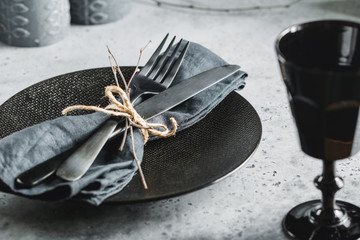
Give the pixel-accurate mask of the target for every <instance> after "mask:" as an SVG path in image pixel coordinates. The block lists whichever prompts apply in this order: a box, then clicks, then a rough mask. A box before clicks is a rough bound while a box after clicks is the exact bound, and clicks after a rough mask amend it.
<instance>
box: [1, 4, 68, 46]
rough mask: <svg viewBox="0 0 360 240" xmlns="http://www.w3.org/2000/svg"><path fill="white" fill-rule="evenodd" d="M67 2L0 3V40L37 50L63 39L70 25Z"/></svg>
mask: <svg viewBox="0 0 360 240" xmlns="http://www.w3.org/2000/svg"><path fill="white" fill-rule="evenodd" d="M69 7H70V5H69V2H68V0H0V40H1V41H2V42H4V43H6V44H9V45H13V46H20V47H39V46H44V45H49V44H53V43H55V42H57V41H59V40H61V39H63V38H64V36H65V35H66V33H67V32H68V28H69V26H70V12H69Z"/></svg>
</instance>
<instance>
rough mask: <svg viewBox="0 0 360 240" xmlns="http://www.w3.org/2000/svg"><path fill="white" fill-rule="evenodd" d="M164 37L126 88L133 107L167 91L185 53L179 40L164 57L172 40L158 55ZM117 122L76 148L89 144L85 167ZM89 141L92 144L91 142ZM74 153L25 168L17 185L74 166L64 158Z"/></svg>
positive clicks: (186, 46)
mask: <svg viewBox="0 0 360 240" xmlns="http://www.w3.org/2000/svg"><path fill="white" fill-rule="evenodd" d="M168 36H169V34H167V35H166V36H165V38H164V39H163V40H162V42H161V43H160V45H159V46H158V47H157V48H156V50H155V52H154V53H153V54H152V56H151V57H150V59H149V60H148V62H147V63H146V64H145V66H144V67H143V68H141V71H140V72H138V73H137V74H136V75H135V76H134V78H133V80H132V81H131V83H130V86H129V87H130V88H131V95H130V99H131V101H132V102H133V104H134V105H137V104H138V103H140V102H141V99H142V98H143V97H144V96H146V97H149V96H151V95H154V94H157V93H159V92H161V91H163V90H165V89H166V88H168V87H169V86H170V85H171V83H172V82H173V80H174V78H175V76H176V74H177V72H178V70H179V68H180V65H181V63H182V60H183V59H184V57H185V54H186V52H187V49H188V47H189V44H190V43H189V42H187V43H186V45H185V46H184V48H183V49H182V50H181V51H180V50H179V49H180V46H181V44H182V42H183V40H182V39H181V40H180V41H179V43H178V44H177V45H176V46H175V49H174V51H173V53H172V55H171V56H168V53H169V51H170V49H171V47H172V46H173V43H174V41H175V38H176V37H173V39H172V40H171V42H170V43H169V45H168V47H167V48H166V50H165V52H164V53H163V55H160V52H161V50H162V48H163V46H164V44H165V42H166V40H167V38H168ZM178 53H179V56H178V57H177V58H176V55H177V54H178ZM118 123H119V121H118V120H115V119H112V118H110V119H109V120H107V121H106V122H105V123H104V125H103V126H102V127H101V128H100V129H99V130H97V131H96V132H95V133H94V134H93V135H92V136H91V137H90V138H89V139H88V140H87V141H86V142H85V143H84V144H83V145H81V146H80V148H81V147H82V148H83V147H84V146H85V147H86V146H88V145H89V144H90V145H91V148H90V151H92V154H89V157H91V159H90V160H91V163H88V164H87V168H89V167H90V166H91V164H92V162H93V161H94V160H95V158H96V156H97V154H98V153H99V152H100V150H101V149H102V147H103V145H104V144H105V143H106V141H107V139H108V138H109V136H110V135H111V134H112V132H113V130H114V129H115V127H116V125H117V124H118ZM92 141H94V142H95V143H94V142H92ZM94 144H96V145H97V148H96V151H93V150H94V148H93V147H94ZM76 152H78V149H76V150H75V151H74V152H73V151H71V152H66V153H65V154H61V155H59V156H56V157H54V158H52V159H50V160H48V161H46V162H44V163H42V164H39V165H37V166H35V167H33V168H31V169H29V170H28V171H26V172H24V173H22V174H21V175H20V176H19V177H18V178H17V179H16V183H17V184H20V185H21V186H26V187H31V186H34V185H37V184H39V183H40V182H42V181H43V180H45V179H47V178H48V177H50V176H51V175H52V174H53V173H54V172H55V171H56V169H58V167H59V166H60V164H61V163H62V162H64V165H61V166H63V168H64V166H67V164H70V165H78V163H75V162H71V158H67V157H68V156H70V157H71V156H72V154H76ZM64 158H67V160H65V161H64V160H63V159H64ZM89 162H90V161H89ZM65 163H66V164H65ZM65 170H66V168H65ZM86 171H87V169H86V170H85V172H86ZM85 172H84V173H85ZM57 175H58V176H59V177H60V178H63V177H62V173H61V168H60V171H59V170H58V171H57ZM81 176H82V175H81ZM81 176H80V177H81ZM80 177H78V178H80ZM74 180H75V179H74Z"/></svg>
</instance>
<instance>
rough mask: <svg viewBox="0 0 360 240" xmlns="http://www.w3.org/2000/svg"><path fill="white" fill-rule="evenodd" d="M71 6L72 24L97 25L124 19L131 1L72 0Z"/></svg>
mask: <svg viewBox="0 0 360 240" xmlns="http://www.w3.org/2000/svg"><path fill="white" fill-rule="evenodd" d="M70 6H71V7H70V12H71V23H74V24H82V25H95V24H104V23H109V22H114V21H117V20H119V19H121V18H123V17H124V16H125V15H126V13H128V12H129V10H130V7H131V0H70Z"/></svg>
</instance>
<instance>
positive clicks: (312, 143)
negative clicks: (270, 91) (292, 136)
mask: <svg viewBox="0 0 360 240" xmlns="http://www.w3.org/2000/svg"><path fill="white" fill-rule="evenodd" d="M275 48H276V53H277V57H278V60H279V64H280V70H281V74H282V77H283V80H284V83H285V85H286V87H287V91H288V93H289V94H288V96H289V102H290V107H291V111H292V114H293V116H294V118H295V122H296V126H297V129H298V134H299V138H300V143H301V148H302V150H303V151H304V152H305V153H306V154H308V155H310V156H312V157H315V158H318V159H321V160H322V161H323V172H322V174H321V175H319V176H317V177H316V178H315V180H314V183H315V186H316V187H317V188H318V189H320V190H321V193H322V199H321V200H313V201H309V202H305V203H302V204H300V205H298V206H296V207H294V208H293V209H292V210H290V212H289V213H288V214H287V215H286V217H285V218H284V221H283V229H284V231H285V232H286V233H287V235H288V236H289V237H291V238H295V239H312V240H317V239H319V240H320V239H321V240H334V239H337V240H340V239H347V240H348V239H360V208H358V207H357V206H355V205H353V204H350V203H347V202H344V201H335V193H336V192H337V191H338V190H340V189H341V188H342V187H343V185H344V183H343V180H342V179H341V178H340V177H338V176H336V175H335V161H336V160H340V159H344V158H347V157H349V156H352V155H354V154H355V153H357V152H358V151H359V149H360V117H359V114H360V113H359V105H360V24H358V23H355V22H349V21H340V20H323V21H315V22H308V23H304V24H298V25H294V26H291V27H289V28H287V29H285V30H284V31H283V32H282V33H281V34H280V35H279V36H278V38H277V40H276V44H275Z"/></svg>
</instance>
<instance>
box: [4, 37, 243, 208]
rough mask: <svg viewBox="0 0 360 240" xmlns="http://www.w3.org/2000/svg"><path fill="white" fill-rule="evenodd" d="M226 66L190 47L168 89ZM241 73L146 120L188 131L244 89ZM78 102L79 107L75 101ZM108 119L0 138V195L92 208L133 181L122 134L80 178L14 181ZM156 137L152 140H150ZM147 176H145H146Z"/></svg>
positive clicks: (61, 123) (88, 118) (138, 139)
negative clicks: (31, 182)
mask: <svg viewBox="0 0 360 240" xmlns="http://www.w3.org/2000/svg"><path fill="white" fill-rule="evenodd" d="M225 64H227V63H226V62H225V61H224V60H223V59H221V58H220V57H219V56H217V55H216V54H214V53H213V52H211V51H210V50H208V49H206V48H204V47H203V46H201V45H199V44H196V43H191V44H190V46H189V49H188V51H187V54H186V56H185V58H184V60H183V63H182V65H181V67H180V69H179V72H178V74H177V76H176V78H175V79H174V82H173V85H175V84H177V83H179V82H181V81H182V80H184V79H187V78H189V77H192V76H194V75H196V74H198V73H201V72H203V71H206V70H209V69H211V68H214V67H218V66H222V65H225ZM246 76H247V75H246V73H245V72H242V71H239V72H237V73H236V74H234V75H232V76H230V77H228V78H227V79H225V80H223V81H221V82H219V83H217V84H216V85H214V86H212V87H210V88H209V89H207V90H205V91H203V92H201V93H199V94H197V95H196V96H194V97H193V98H191V99H189V100H187V101H185V102H184V103H182V104H180V105H178V106H177V107H175V108H173V109H171V110H170V111H168V112H165V113H163V114H161V115H159V116H157V117H155V118H153V119H151V121H150V122H154V123H164V124H166V125H167V126H171V124H170V123H169V118H170V117H174V118H175V119H176V120H177V122H178V124H179V128H178V131H181V130H183V129H185V128H188V127H190V126H192V125H193V124H195V123H196V122H198V121H199V120H201V119H202V118H204V117H205V116H206V115H207V114H208V113H209V112H210V111H211V110H212V109H213V108H214V107H215V106H216V105H217V104H218V103H220V102H221V101H222V100H223V99H224V98H225V97H226V96H227V95H228V94H229V93H230V92H231V91H233V90H234V89H239V88H240V89H241V88H243V87H244V85H245V78H246ZM79 104H81V103H79ZM107 119H108V116H106V115H104V114H103V113H92V114H87V115H81V116H62V117H59V118H56V119H54V120H49V121H45V122H43V123H40V124H38V125H35V126H32V127H29V128H26V129H23V130H21V131H18V132H16V133H14V134H12V135H10V136H7V137H5V138H3V139H1V140H0V180H1V181H2V184H3V185H4V186H5V187H3V189H2V190H3V191H7V192H10V193H13V194H18V195H22V196H27V197H29V198H36V199H44V200H64V199H70V198H71V199H76V200H81V201H85V202H88V203H90V204H93V205H99V204H101V203H102V202H103V201H104V200H105V199H106V198H108V197H110V196H111V195H114V194H116V193H118V192H119V191H121V190H122V189H123V188H124V187H125V186H126V185H127V184H128V183H129V182H130V180H131V179H132V177H133V175H134V173H135V172H136V171H137V166H136V164H135V161H134V159H133V154H132V153H131V149H132V148H131V139H130V137H127V139H126V144H125V147H124V149H123V151H121V152H120V151H119V150H118V146H119V143H120V141H121V138H122V136H118V137H116V138H115V139H114V140H112V141H109V142H108V143H107V144H106V145H105V147H104V148H103V150H102V151H101V152H100V154H99V156H98V157H97V159H96V160H95V162H94V164H93V165H92V166H91V168H90V169H89V171H88V172H87V173H86V174H85V175H84V176H83V177H82V178H81V179H79V180H77V181H74V182H67V181H64V180H61V179H59V178H56V177H52V178H49V179H47V180H46V181H44V182H43V183H41V184H39V185H37V186H35V187H32V188H19V187H18V186H17V185H16V184H15V178H16V177H17V176H19V175H20V174H21V173H22V172H24V171H26V170H28V169H30V168H32V167H33V166H35V165H38V164H40V163H42V162H44V161H46V160H48V159H51V158H53V157H55V156H58V155H59V154H62V153H64V152H65V151H68V150H69V149H71V148H72V147H73V146H75V145H77V144H78V143H79V142H81V141H83V140H84V139H86V138H87V137H89V136H90V135H91V133H92V132H93V131H95V130H96V129H97V128H98V127H99V126H101V124H102V123H104V122H105V121H106V120H107ZM154 139H155V137H151V138H150V141H152V140H154ZM134 141H135V146H136V155H137V157H138V158H139V159H140V160H141V159H142V157H143V153H144V145H143V137H142V135H141V133H140V131H138V130H135V131H134ZM145 177H146V176H145Z"/></svg>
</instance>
